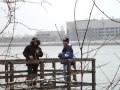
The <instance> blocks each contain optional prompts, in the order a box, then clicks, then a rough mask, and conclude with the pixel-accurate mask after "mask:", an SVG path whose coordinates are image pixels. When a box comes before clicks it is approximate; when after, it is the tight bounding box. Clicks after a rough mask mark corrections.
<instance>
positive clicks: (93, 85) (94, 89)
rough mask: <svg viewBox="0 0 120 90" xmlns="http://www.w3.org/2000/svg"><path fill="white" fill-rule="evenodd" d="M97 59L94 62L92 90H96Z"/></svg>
mask: <svg viewBox="0 0 120 90" xmlns="http://www.w3.org/2000/svg"><path fill="white" fill-rule="evenodd" d="M95 78H96V76H95V59H93V60H92V90H96V82H95V81H96V79H95Z"/></svg>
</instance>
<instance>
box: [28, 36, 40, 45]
mask: <svg viewBox="0 0 120 90" xmlns="http://www.w3.org/2000/svg"><path fill="white" fill-rule="evenodd" d="M34 42H37V44H38V45H40V43H41V42H40V40H39V39H38V38H35V37H33V38H32V41H31V42H30V44H31V45H33V44H34Z"/></svg>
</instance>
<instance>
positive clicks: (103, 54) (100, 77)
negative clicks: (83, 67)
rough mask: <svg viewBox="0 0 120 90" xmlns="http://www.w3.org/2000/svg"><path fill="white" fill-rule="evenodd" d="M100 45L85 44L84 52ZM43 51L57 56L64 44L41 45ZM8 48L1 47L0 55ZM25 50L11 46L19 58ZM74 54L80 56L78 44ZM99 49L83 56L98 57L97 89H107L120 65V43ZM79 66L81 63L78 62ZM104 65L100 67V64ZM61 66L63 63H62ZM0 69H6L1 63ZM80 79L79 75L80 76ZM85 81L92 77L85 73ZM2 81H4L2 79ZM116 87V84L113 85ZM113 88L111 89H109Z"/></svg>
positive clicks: (11, 51) (117, 77) (14, 54)
mask: <svg viewBox="0 0 120 90" xmlns="http://www.w3.org/2000/svg"><path fill="white" fill-rule="evenodd" d="M98 47H99V46H90V47H87V46H85V47H84V48H83V52H84V53H85V52H87V51H90V50H94V49H95V48H98ZM41 48H42V50H43V52H44V54H45V55H44V57H46V56H47V57H48V58H56V57H57V56H58V53H60V52H61V50H62V48H63V47H62V46H41ZM6 49H7V48H6V47H0V55H1V54H5V53H3V52H5V50H6ZM23 50H24V47H11V50H10V53H9V54H10V55H13V56H17V57H18V58H21V59H23V58H24V57H23V55H22V52H23ZM73 50H74V54H75V57H77V58H80V57H81V56H80V49H79V47H78V46H73ZM96 52H97V50H95V51H92V52H90V53H88V54H87V53H85V54H84V55H83V57H87V56H88V57H89V58H95V59H96V82H97V90H105V88H102V87H103V86H108V85H109V84H108V83H109V82H111V81H112V79H113V78H114V76H115V74H116V71H117V69H118V67H119V65H120V46H118V45H109V46H104V47H102V48H101V49H100V50H99V51H98V52H97V53H96ZM0 59H4V57H2V56H1V57H0ZM7 59H12V58H11V57H8V58H7ZM77 65H78V67H79V64H77ZM101 65H104V66H102V67H101V68H99V66H101ZM22 67H23V66H21V67H20V66H16V68H17V69H21V68H22ZM45 67H46V68H48V67H49V66H48V65H45ZM60 67H61V65H60ZM60 67H58V68H60ZM0 68H1V69H0V70H4V68H3V66H2V65H0ZM119 75H120V70H119V71H118V73H117V75H116V77H115V82H114V83H116V82H117V81H118V80H119V78H120V76H119ZM78 79H79V76H78ZM84 80H85V81H88V82H89V81H90V80H91V77H89V76H87V75H85V76H84ZM0 83H2V81H0ZM119 84H120V83H119ZM113 87H114V85H113ZM119 87H120V85H117V87H116V88H115V89H114V90H120V89H119ZM109 90H111V89H109Z"/></svg>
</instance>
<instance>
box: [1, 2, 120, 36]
mask: <svg viewBox="0 0 120 90" xmlns="http://www.w3.org/2000/svg"><path fill="white" fill-rule="evenodd" d="M28 1H32V2H40V1H41V0H28ZM46 1H48V2H49V3H51V4H47V3H44V4H43V6H44V8H43V7H41V5H40V4H33V3H24V2H18V3H17V11H16V20H17V21H18V22H22V23H23V24H25V25H27V26H28V27H30V28H33V29H34V28H35V29H39V30H43V31H45V30H56V29H55V24H57V26H58V29H59V30H60V27H61V26H64V29H65V30H66V26H65V25H66V22H68V21H73V20H74V5H75V1H76V0H46ZM96 3H97V5H98V6H99V7H100V8H101V10H103V11H104V12H105V13H107V14H108V15H109V16H110V17H114V18H120V13H119V10H120V3H119V2H118V0H96ZM92 4H93V3H92V0H79V1H78V4H77V10H76V18H77V20H84V19H87V18H88V17H89V13H90V10H91V8H92ZM3 10H4V11H6V12H7V7H6V4H5V3H2V2H0V31H1V30H2V29H3V27H4V26H5V24H6V21H7V20H6V17H7V16H6V14H5V12H4V11H3ZM93 18H95V19H101V18H104V19H106V17H105V16H104V15H103V14H101V12H99V11H98V9H96V7H94V10H93V13H92V19H93ZM11 28H12V26H10V27H9V28H8V29H7V30H6V32H8V31H9V32H12V29H11ZM35 33H36V31H30V30H28V29H27V28H26V27H24V26H22V25H19V24H17V26H16V30H15V34H16V35H25V34H29V35H33V34H35Z"/></svg>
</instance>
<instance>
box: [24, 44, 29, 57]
mask: <svg viewBox="0 0 120 90" xmlns="http://www.w3.org/2000/svg"><path fill="white" fill-rule="evenodd" d="M23 55H24V56H25V57H26V58H29V46H26V47H25V49H24V51H23Z"/></svg>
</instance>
